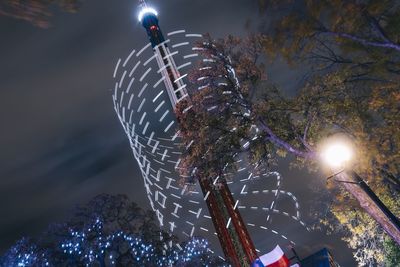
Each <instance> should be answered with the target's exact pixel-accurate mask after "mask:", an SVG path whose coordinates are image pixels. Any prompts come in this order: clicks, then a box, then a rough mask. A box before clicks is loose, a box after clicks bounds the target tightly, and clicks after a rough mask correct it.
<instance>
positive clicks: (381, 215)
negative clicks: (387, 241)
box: [321, 141, 400, 245]
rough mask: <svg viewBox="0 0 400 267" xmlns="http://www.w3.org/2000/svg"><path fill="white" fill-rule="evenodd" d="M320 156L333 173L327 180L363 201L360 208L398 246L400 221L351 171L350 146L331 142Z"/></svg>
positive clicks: (340, 142)
mask: <svg viewBox="0 0 400 267" xmlns="http://www.w3.org/2000/svg"><path fill="white" fill-rule="evenodd" d="M321 156H322V158H323V160H324V161H325V162H326V163H327V164H328V165H329V166H330V167H331V168H332V170H334V171H335V173H334V174H333V175H331V176H330V177H328V178H327V180H329V179H331V178H333V179H334V180H335V181H337V182H340V183H343V186H344V187H345V188H346V189H347V190H348V191H349V192H350V193H351V194H353V195H354V196H355V197H356V198H357V199H358V200H360V199H361V200H363V201H359V202H360V205H361V207H363V208H364V209H365V210H366V211H367V212H368V213H369V215H371V216H372V217H373V218H374V219H375V220H376V221H377V222H378V223H379V224H380V225H381V226H382V227H383V229H384V230H385V231H386V233H388V234H389V235H390V236H391V237H392V238H393V240H394V241H395V242H396V243H397V244H399V245H400V220H399V218H397V217H396V216H395V215H394V214H393V213H392V212H391V211H390V210H389V209H388V208H387V207H386V205H385V204H384V203H383V202H382V201H381V200H380V199H379V197H378V196H377V195H376V194H375V193H374V191H372V189H371V188H370V187H369V186H368V184H367V183H366V182H365V181H364V179H362V178H361V177H360V176H359V175H358V174H357V173H356V172H355V171H354V170H352V169H351V159H352V156H353V151H352V149H351V146H350V145H348V144H346V143H345V142H342V141H333V142H331V143H328V144H327V145H326V146H325V147H324V149H323V152H322V154H321ZM336 177H338V178H339V179H336Z"/></svg>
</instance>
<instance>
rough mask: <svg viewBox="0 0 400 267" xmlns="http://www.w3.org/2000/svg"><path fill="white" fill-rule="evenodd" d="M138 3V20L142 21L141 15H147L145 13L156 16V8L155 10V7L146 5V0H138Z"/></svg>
mask: <svg viewBox="0 0 400 267" xmlns="http://www.w3.org/2000/svg"><path fill="white" fill-rule="evenodd" d="M139 3H140V11H139V15H138V20H139V21H140V22H142V20H143V17H144V16H145V15H147V14H152V15H154V16H156V17H157V16H158V12H157V10H155V9H154V8H152V7H149V6H147V3H146V1H144V0H139Z"/></svg>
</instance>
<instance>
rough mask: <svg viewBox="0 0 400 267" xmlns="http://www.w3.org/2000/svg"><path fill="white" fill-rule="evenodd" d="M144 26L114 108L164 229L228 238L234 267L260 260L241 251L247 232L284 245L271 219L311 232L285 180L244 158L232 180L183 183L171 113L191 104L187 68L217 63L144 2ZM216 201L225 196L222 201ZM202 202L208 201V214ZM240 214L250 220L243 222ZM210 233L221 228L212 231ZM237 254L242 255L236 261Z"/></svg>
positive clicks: (120, 66)
mask: <svg viewBox="0 0 400 267" xmlns="http://www.w3.org/2000/svg"><path fill="white" fill-rule="evenodd" d="M139 20H140V21H141V23H142V25H143V26H144V28H145V29H146V32H147V34H148V37H149V40H150V43H149V44H147V45H145V46H144V47H143V48H141V49H139V50H135V49H134V50H132V51H131V53H129V55H127V57H126V58H124V59H121V58H120V59H118V61H117V64H116V67H115V70H114V74H113V77H114V79H115V87H114V93H113V102H114V108H115V111H116V113H117V116H118V118H119V120H120V122H121V124H122V127H123V128H124V130H125V133H126V134H127V136H128V139H129V142H130V146H131V148H132V151H133V155H134V157H135V159H136V161H137V162H138V165H139V168H140V171H141V174H142V177H143V181H144V186H145V190H146V194H147V197H148V200H149V203H150V205H151V207H152V209H153V210H154V211H155V213H156V215H157V218H158V221H159V223H160V225H161V227H163V228H164V229H166V230H168V231H169V232H171V233H173V234H177V235H184V236H186V237H192V236H196V235H203V236H204V235H205V234H209V233H214V235H208V238H209V239H210V242H211V243H214V244H217V242H218V241H217V239H216V237H217V236H218V238H219V240H220V241H221V240H224V241H223V242H221V243H222V246H223V247H222V248H223V250H224V253H225V255H226V256H227V257H229V258H230V260H231V261H233V263H234V264H235V262H236V264H235V265H240V264H245V265H247V264H249V261H251V260H252V259H253V258H254V257H256V256H257V255H254V253H255V252H253V250H254V249H253V248H252V246H251V244H249V245H247V244H246V246H247V247H245V248H242V249H240V248H238V246H240V244H243V242H252V241H251V239H250V238H249V234H248V233H247V229H246V226H247V227H248V230H249V232H250V233H255V234H257V235H261V234H263V235H265V232H266V233H268V234H273V235H277V236H279V237H280V239H281V240H283V241H286V240H288V237H287V236H286V235H284V234H281V233H280V232H279V229H274V228H271V226H270V220H271V216H282V217H285V218H287V219H288V221H292V222H296V223H299V224H300V225H301V226H302V227H304V228H305V229H307V230H309V229H308V228H307V227H306V225H305V223H304V222H303V221H302V220H301V214H300V206H299V202H298V200H297V198H296V197H295V196H294V195H293V194H292V193H291V192H287V191H284V190H282V189H281V187H282V178H281V175H280V174H279V173H277V172H268V171H262V170H260V169H257V168H260V167H255V166H253V165H250V164H248V163H247V162H246V161H245V160H243V159H240V157H239V156H238V158H237V159H236V160H237V163H238V165H239V168H238V172H237V173H235V174H227V175H231V176H232V179H230V180H229V181H223V180H222V179H220V180H218V177H212V178H210V180H208V181H207V182H206V183H203V184H201V186H200V185H199V184H196V185H194V186H188V185H185V186H181V185H180V184H179V180H180V177H179V176H180V174H179V171H178V170H179V168H180V156H181V155H182V144H181V139H180V137H179V131H177V128H178V127H177V126H178V125H177V121H176V117H175V114H174V107H175V105H176V103H178V102H179V101H182V100H183V99H186V98H188V92H187V90H186V86H187V85H186V83H185V79H186V77H187V73H188V71H189V69H190V67H193V66H194V65H195V64H194V63H195V62H197V61H203V62H207V63H209V64H213V60H212V59H207V58H202V57H201V55H200V53H199V50H201V48H200V47H196V46H195V45H194V43H195V42H198V41H200V40H202V39H201V38H202V35H201V34H194V33H187V32H186V31H185V30H176V31H172V32H169V33H167V35H166V38H167V39H165V38H164V35H163V34H162V32H161V30H160V27H159V25H158V18H157V11H156V10H155V9H153V8H150V7H148V6H147V5H146V3H144V1H141V12H140V13H139ZM176 62H178V64H176ZM200 71H201V69H200ZM163 84H164V87H163ZM198 89H199V90H201V89H202V88H200V87H199V88H198ZM189 108H190V107H189ZM193 142H196V141H195V140H193ZM191 143H192V142H191ZM190 145H191V144H189V145H188V146H187V147H186V149H188V148H189V147H190ZM256 171H257V172H256ZM255 173H260V174H258V175H256V174H255ZM216 184H219V185H220V186H222V188H224V190H222V192H224V196H218V195H217V193H218V192H215V191H216V190H214V189H213V188H214V185H216ZM228 186H229V187H228ZM219 192H221V191H219ZM202 193H203V194H202ZM221 195H222V194H221ZM233 197H234V198H235V200H234V199H233ZM216 198H220V201H219V202H218V203H217V200H216ZM212 199H214V200H212ZM285 200H289V201H290V202H291V203H293V204H292V208H291V209H283V210H282V209H280V208H279V207H278V203H279V202H283V201H285ZM204 202H207V204H208V209H207V206H206V205H205V203H204ZM226 202H229V206H230V207H228V208H226V207H225V208H223V210H222V211H220V212H222V213H224V214H223V216H221V215H218V214H216V213H215V212H214V214H213V210H212V209H211V207H210V204H211V205H214V206H215V205H217V204H218V205H221V203H226ZM260 202H261V203H260ZM207 210H208V211H207ZM239 210H240V213H239ZM210 211H211V212H210ZM240 214H242V215H243V218H246V219H245V220H242V219H241V216H240ZM260 214H262V215H263V216H264V217H265V219H263V220H262V223H261V224H260V223H259V222H260V220H257V222H258V223H256V222H255V221H254V222H251V221H249V220H248V219H247V218H256V217H257V216H258V215H260ZM216 217H217V218H218V219H217V220H219V221H216V219H215V218H216ZM238 222H239V223H238ZM239 226H241V227H239ZM214 227H215V228H214ZM238 227H239V229H237V228H238ZM212 229H216V230H215V232H214V231H213V230H212ZM238 230H239V231H242V233H240V235H239V236H237V235H236V236H234V237H232V232H234V231H236V232H237V231H238ZM212 238H214V240H212ZM235 238H236V240H233V241H232V239H235ZM229 240H231V241H229ZM246 240H247V241H246ZM288 241H289V242H292V243H293V244H294V242H293V241H291V240H288ZM226 242H227V243H228V245H229V244H230V247H229V246H228V245H226V244H225V243H226ZM256 245H257V244H256ZM229 249H230V250H229ZM238 250H239V253H238V252H237V251H238ZM240 250H241V252H240ZM246 250H247V251H246ZM256 251H257V252H258V250H256ZM212 252H213V251H212ZM232 253H234V254H240V255H239V256H237V257H236V259H234V258H232V257H234V256H232ZM246 253H247V254H246Z"/></svg>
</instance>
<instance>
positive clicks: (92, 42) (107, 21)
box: [0, 0, 353, 266]
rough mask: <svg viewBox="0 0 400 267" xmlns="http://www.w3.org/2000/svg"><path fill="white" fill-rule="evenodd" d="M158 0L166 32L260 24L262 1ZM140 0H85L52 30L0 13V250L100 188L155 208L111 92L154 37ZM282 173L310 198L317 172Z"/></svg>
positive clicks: (282, 77) (316, 238)
mask: <svg viewBox="0 0 400 267" xmlns="http://www.w3.org/2000/svg"><path fill="white" fill-rule="evenodd" d="M152 4H153V5H154V6H155V7H157V8H158V9H159V10H160V21H161V27H162V29H164V30H165V31H172V30H177V29H182V28H184V29H187V30H189V31H190V32H198V33H205V32H210V33H211V34H212V35H213V36H216V37H222V36H225V35H226V34H234V35H245V34H246V29H245V25H246V23H247V22H249V21H252V24H251V25H257V24H258V23H260V22H261V20H260V18H259V13H258V10H257V6H256V1H248V0H235V1H228V0H224V1H212V0H202V1H200V0H199V1H197V0H196V1H183V0H171V1H161V0H157V1H156V0H155V1H152ZM136 5H137V3H136V1H131V0H129V1H128V0H119V1H108V0H87V1H85V2H84V5H83V6H82V9H81V10H80V12H78V13H77V14H66V13H61V12H60V13H58V14H55V16H54V17H53V18H52V25H53V26H52V27H51V28H50V29H47V30H43V29H39V28H35V27H33V26H31V25H30V24H28V23H26V22H23V21H17V20H14V19H11V18H5V17H0V36H1V42H0V58H1V61H0V101H1V105H0V125H1V139H0V148H1V150H0V177H1V179H0V212H1V214H0V240H1V242H0V253H1V252H3V251H4V249H6V248H7V247H8V246H10V245H11V244H12V243H13V242H15V241H16V240H17V239H18V238H20V237H22V236H23V235H34V234H36V233H38V232H41V231H43V230H44V229H45V227H46V226H47V225H48V224H49V223H51V222H54V221H56V220H62V219H63V218H65V216H67V215H68V213H69V211H70V210H71V208H72V207H74V206H75V205H77V204H78V203H82V202H85V201H87V200H88V199H90V198H91V197H93V196H94V195H97V194H100V193H126V194H127V195H129V196H130V197H131V199H132V200H134V201H136V202H138V203H139V204H140V205H141V206H143V207H149V204H148V202H147V199H146V197H145V192H144V188H143V187H142V186H138V181H140V183H142V178H141V175H140V172H139V169H138V167H137V165H136V162H135V161H134V158H133V156H132V155H131V151H130V147H129V143H128V140H127V138H126V137H125V135H124V132H123V130H122V128H121V127H120V125H119V122H118V120H117V117H116V115H115V114H114V110H113V107H112V100H111V88H112V87H113V84H112V72H113V69H114V65H115V63H116V60H117V58H118V57H120V56H123V55H126V54H127V53H129V52H130V51H131V49H132V48H138V47H142V46H143V45H144V44H145V43H146V42H147V38H146V36H145V33H144V31H143V30H142V28H141V26H140V25H139V24H138V23H137V21H136V15H137V12H136ZM247 24H248V23H247ZM269 76H270V79H271V80H273V81H274V82H276V83H278V84H282V85H283V86H285V87H286V90H289V91H290V90H293V86H294V85H295V82H293V81H297V80H299V79H300V76H299V73H298V72H296V71H295V70H290V71H289V70H288V68H287V67H286V66H285V65H284V64H283V63H279V64H276V65H273V66H271V68H270V69H269ZM280 171H282V172H283V173H284V176H285V177H286V183H287V186H288V187H291V188H292V189H291V190H292V191H293V192H295V194H296V195H297V196H298V197H299V199H300V203H302V202H305V203H308V202H310V193H309V189H308V188H307V187H304V186H298V184H299V182H300V181H301V184H302V185H303V184H305V181H309V182H311V181H312V179H314V178H315V177H308V176H309V175H308V174H306V173H300V172H298V171H287V166H286V165H282V166H281V167H280ZM307 208H308V205H307V206H305V207H303V212H306V211H307ZM283 223H284V221H283ZM289 228H290V227H289V225H288V233H289V234H293V235H294V236H295V237H296V239H297V240H301V241H300V244H299V245H300V250H301V251H302V252H304V253H309V252H311V251H313V250H315V249H317V248H320V247H322V246H323V245H327V246H330V247H332V248H333V250H334V252H335V253H336V255H338V258H339V259H340V261H341V263H342V264H344V266H349V265H353V261H352V259H351V255H350V252H349V251H348V250H347V249H345V248H344V247H343V246H344V243H342V242H340V241H339V237H334V238H331V237H326V236H325V235H324V234H323V233H318V234H312V235H309V236H304V237H301V236H299V235H298V234H297V235H296V233H295V232H294V230H291V229H289ZM269 238H271V239H269ZM265 240H266V241H265V242H266V243H268V240H273V239H272V237H269V236H265Z"/></svg>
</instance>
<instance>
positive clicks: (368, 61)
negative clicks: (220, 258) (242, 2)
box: [176, 0, 400, 264]
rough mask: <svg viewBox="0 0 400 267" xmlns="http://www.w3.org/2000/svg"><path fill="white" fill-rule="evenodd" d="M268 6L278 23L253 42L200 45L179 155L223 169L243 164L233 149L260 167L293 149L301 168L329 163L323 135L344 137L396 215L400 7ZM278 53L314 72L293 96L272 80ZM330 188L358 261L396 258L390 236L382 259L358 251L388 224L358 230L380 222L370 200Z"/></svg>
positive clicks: (204, 170)
mask: <svg viewBox="0 0 400 267" xmlns="http://www.w3.org/2000/svg"><path fill="white" fill-rule="evenodd" d="M260 3H261V4H263V8H264V10H265V11H264V12H266V13H265V14H267V15H269V16H268V20H270V21H269V22H270V23H268V24H266V25H269V26H264V25H262V27H263V34H260V35H257V36H251V37H249V38H246V39H241V38H235V37H227V38H225V39H222V40H214V39H212V38H211V37H206V38H205V40H204V42H202V43H199V44H198V45H197V46H198V47H200V48H201V51H200V52H201V53H202V54H203V57H204V60H203V61H202V62H201V63H200V65H199V66H198V67H196V68H195V70H193V71H192V73H191V74H190V75H189V76H190V81H191V82H192V89H191V90H190V94H191V101H188V102H182V103H180V105H178V107H177V111H176V112H177V115H178V118H179V121H180V126H181V135H182V137H183V140H184V142H185V144H184V146H185V147H186V148H188V149H187V151H186V153H185V154H184V155H183V159H182V161H181V162H182V164H183V166H184V169H187V170H189V171H188V173H186V175H192V178H194V177H197V178H198V177H201V176H202V175H214V176H217V175H219V176H223V174H224V173H226V172H227V170H235V163H236V161H235V156H236V157H237V155H240V154H241V153H244V152H245V153H246V154H247V155H248V158H249V160H250V162H251V163H253V164H255V165H257V164H267V165H268V164H273V163H274V162H276V160H277V159H278V158H279V157H280V156H286V155H287V154H291V155H293V156H294V157H295V160H296V162H295V163H294V164H295V165H297V166H306V167H307V168H309V169H310V170H315V169H317V168H318V169H321V167H320V165H321V164H320V162H319V152H320V147H321V145H322V143H323V141H324V140H326V139H329V138H330V137H332V136H337V135H340V136H346V137H347V138H349V139H350V140H351V142H352V144H353V146H354V148H356V150H355V155H354V158H355V159H356V160H354V162H353V163H354V164H353V169H354V170H356V171H357V172H358V173H360V174H361V176H362V177H363V178H364V179H365V180H367V181H368V182H369V185H370V186H371V187H372V188H373V190H374V191H375V192H376V193H377V194H378V195H379V197H380V198H381V199H382V201H383V202H384V203H385V204H386V205H387V206H388V207H389V208H390V209H391V210H392V212H393V213H394V214H396V215H397V216H398V215H399V214H400V210H399V204H400V199H399V193H400V187H399V185H400V183H399V182H400V169H399V166H400V161H399V160H400V158H399V156H400V152H399V147H400V134H399V130H398V125H400V117H399V114H400V102H399V100H400V99H399V97H400V93H399V92H400V90H399V89H400V88H399V78H400V72H399V70H400V69H399V68H398V66H399V61H400V57H399V55H400V50H399V38H400V35H399V34H400V33H399V29H400V21H399V19H398V18H399V16H398V14H399V12H400V7H399V4H398V3H397V2H396V1H312V0H310V1H306V0H305V1H260ZM268 12H269V13H268ZM271 18H272V19H271ZM278 57H281V58H284V59H285V60H286V61H287V63H288V65H289V66H291V67H293V68H302V69H303V70H304V69H305V70H307V71H306V77H305V81H304V83H301V84H298V87H297V88H296V92H294V95H293V96H287V95H285V94H284V93H283V91H282V90H281V89H282V88H279V87H278V86H276V85H274V81H273V77H270V78H269V81H266V79H265V77H266V75H265V68H268V64H273V62H274V59H276V58H278ZM191 166H193V167H195V168H194V169H193V168H192V169H190V168H189V167H191ZM329 174H330V173H329ZM193 176H194V177H193ZM189 182H191V181H189ZM329 186H330V187H332V188H331V189H332V192H333V193H335V198H333V199H332V203H331V212H332V214H333V215H334V216H333V219H334V222H333V221H330V223H331V224H332V225H335V224H337V223H342V224H343V225H344V226H345V227H340V228H341V229H345V230H346V232H347V233H348V235H349V238H348V239H347V241H348V243H349V245H350V246H351V247H352V248H354V249H356V252H355V253H356V255H358V256H357V257H358V259H359V262H361V261H363V260H366V259H367V260H368V259H369V260H371V261H372V262H374V263H376V264H383V261H384V258H385V255H389V254H385V253H386V252H385V251H386V250H385V248H384V246H383V242H380V246H379V250H378V252H377V253H380V255H381V257H376V255H372V254H369V255H362V256H359V254H357V253H358V252H357V249H358V248H360V247H363V246H364V247H365V246H366V243H365V240H368V239H369V238H370V239H369V240H370V241H371V240H372V239H373V238H377V240H380V241H382V240H384V239H385V238H384V236H385V234H384V233H383V232H382V231H376V232H371V231H369V233H370V235H369V236H368V235H367V234H366V235H363V236H362V235H358V234H357V232H358V231H360V229H361V228H360V227H361V226H365V225H374V227H377V228H376V229H381V228H380V226H379V225H377V224H376V222H375V221H374V220H372V221H371V222H369V221H368V220H369V219H370V217H369V216H368V215H366V214H365V213H364V212H365V211H367V212H368V213H369V214H370V215H371V214H372V212H371V211H369V210H368V207H367V206H368V205H366V207H363V209H364V210H363V209H360V204H365V203H364V202H365V201H368V198H367V197H365V198H364V197H361V198H358V199H355V198H354V197H353V195H354V194H353V193H354V192H351V191H348V190H347V191H346V190H343V188H342V187H340V186H338V184H333V183H330V184H329ZM355 190H358V189H357V188H356V189H355ZM361 194H362V192H361ZM356 195H357V194H356ZM358 195H359V194H358ZM355 200H357V201H355ZM354 212H355V213H354ZM343 218H345V219H343ZM351 218H355V219H354V220H353V219H351ZM355 222H357V224H358V225H359V226H360V227H358V228H357V227H355V224H354V223H355ZM374 227H370V228H369V229H375V228H374ZM371 242H372V241H371ZM394 247H396V245H394Z"/></svg>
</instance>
